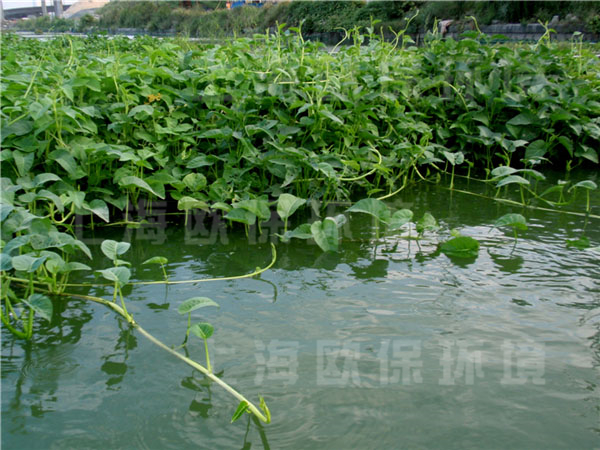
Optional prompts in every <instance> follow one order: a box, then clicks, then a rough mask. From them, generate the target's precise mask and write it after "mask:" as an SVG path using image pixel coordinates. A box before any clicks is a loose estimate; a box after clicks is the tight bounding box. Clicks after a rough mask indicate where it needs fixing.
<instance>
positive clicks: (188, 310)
mask: <svg viewBox="0 0 600 450" xmlns="http://www.w3.org/2000/svg"><path fill="white" fill-rule="evenodd" d="M207 306H216V307H217V308H219V304H218V303H216V302H214V301H213V300H211V299H210V298H208V297H192V298H188V299H187V300H185V301H184V302H183V303H182V304H181V305H179V307H178V308H177V312H178V313H179V314H182V315H185V314H187V315H188V320H187V328H186V331H185V339H184V340H183V345H185V344H186V343H187V340H188V337H189V335H190V331H192V328H193V327H192V311H195V310H196V309H199V308H205V307H207ZM194 330H196V331H197V332H198V333H199V332H200V331H201V330H197V329H194ZM194 334H196V335H198V334H197V333H196V332H195V333H194ZM211 334H212V332H211ZM198 336H199V335H198ZM199 337H201V336H199ZM209 337H210V336H209ZM205 339H208V337H207V338H205ZM205 343H206V341H205ZM206 352H207V354H206V356H207V358H206V360H207V364H208V366H209V367H210V363H209V362H208V361H209V359H208V347H207V350H206Z"/></svg>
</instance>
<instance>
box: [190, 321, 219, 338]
mask: <svg viewBox="0 0 600 450" xmlns="http://www.w3.org/2000/svg"><path fill="white" fill-rule="evenodd" d="M190 331H191V332H192V333H194V334H195V335H196V336H198V337H199V338H200V339H208V338H210V337H211V336H212V335H213V333H214V331H215V329H214V328H213V326H212V325H211V324H210V323H207V322H200V323H195V324H194V325H192V326H191V327H190Z"/></svg>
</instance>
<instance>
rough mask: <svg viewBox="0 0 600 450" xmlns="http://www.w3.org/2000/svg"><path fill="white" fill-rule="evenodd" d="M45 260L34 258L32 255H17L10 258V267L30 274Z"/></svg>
mask: <svg viewBox="0 0 600 450" xmlns="http://www.w3.org/2000/svg"><path fill="white" fill-rule="evenodd" d="M45 260H46V257H45V256H40V257H36V256H33V255H29V254H27V255H19V256H13V257H12V266H13V268H14V269H15V270H18V271H20V272H27V273H32V272H35V271H36V270H38V268H39V267H40V266H41V265H42V263H43V262H44V261H45Z"/></svg>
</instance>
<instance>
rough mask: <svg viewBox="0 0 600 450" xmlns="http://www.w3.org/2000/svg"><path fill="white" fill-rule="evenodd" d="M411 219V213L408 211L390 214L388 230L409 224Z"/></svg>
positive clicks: (403, 210) (402, 210)
mask: <svg viewBox="0 0 600 450" xmlns="http://www.w3.org/2000/svg"><path fill="white" fill-rule="evenodd" d="M412 218H413V212H412V211H411V210H410V209H401V210H399V211H396V212H395V213H394V214H392V218H391V219H390V230H397V229H398V228H400V227H402V226H403V225H406V224H407V223H409V222H410V221H411V220H412Z"/></svg>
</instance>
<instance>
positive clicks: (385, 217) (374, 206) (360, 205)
mask: <svg viewBox="0 0 600 450" xmlns="http://www.w3.org/2000/svg"><path fill="white" fill-rule="evenodd" d="M346 212H360V213H364V214H369V215H371V216H373V217H375V218H376V219H377V220H379V221H380V222H383V223H385V224H387V223H389V221H390V218H391V213H390V209H389V208H388V207H387V205H386V204H385V203H383V202H382V201H381V200H377V199H376V198H363V199H362V200H359V201H358V202H356V203H355V204H354V205H352V206H351V207H350V208H348V209H347V210H346Z"/></svg>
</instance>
